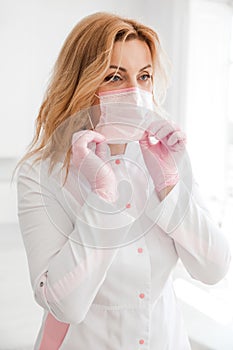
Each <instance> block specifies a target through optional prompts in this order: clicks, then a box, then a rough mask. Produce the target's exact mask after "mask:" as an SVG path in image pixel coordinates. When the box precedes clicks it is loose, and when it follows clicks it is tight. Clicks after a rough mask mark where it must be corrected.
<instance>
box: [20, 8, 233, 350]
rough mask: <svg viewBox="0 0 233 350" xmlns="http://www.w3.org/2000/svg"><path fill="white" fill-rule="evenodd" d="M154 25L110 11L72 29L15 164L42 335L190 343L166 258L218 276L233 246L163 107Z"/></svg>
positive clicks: (198, 273)
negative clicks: (32, 134)
mask: <svg viewBox="0 0 233 350" xmlns="http://www.w3.org/2000/svg"><path fill="white" fill-rule="evenodd" d="M167 68H168V61H167V59H166V55H165V54H164V52H163V51H162V48H161V46H160V42H159V38H158V35H157V34H156V32H155V31H154V30H152V29H151V28H148V27H147V26H145V25H143V24H141V23H138V22H136V21H134V20H129V19H125V18H121V17H119V16H116V15H112V14H108V13H96V14H93V15H90V16H88V17H86V18H84V19H83V20H82V21H81V22H79V23H78V24H77V25H76V27H75V28H74V29H73V30H72V32H71V33H70V34H69V36H68V38H67V39H66V41H65V43H64V46H63V48H62V50H61V52H60V55H59V57H58V60H57V62H56V65H55V68H54V74H53V76H52V79H51V82H50V85H49V88H48V90H47V93H46V96H45V98H44V102H43V104H42V106H41V109H40V112H39V115H38V117H37V121H36V134H35V137H34V140H33V142H32V145H31V149H30V150H29V151H28V153H27V154H26V156H25V157H24V158H23V159H22V161H21V163H20V168H19V173H18V215H19V222H20V227H21V232H22V236H23V239H24V244H25V248H26V252H27V257H28V264H29V270H30V277H31V283H32V287H33V291H34V294H35V299H36V301H37V302H38V303H39V304H40V305H41V307H42V308H43V309H44V317H43V321H42V325H41V329H40V332H39V334H38V337H37V340H36V344H35V347H34V349H40V350H45V349H46V350H53V349H54V350H55V349H66V350H77V349H80V350H84V349H85V350H93V349H98V350H109V349H111V350H113V349H115V350H119V349H143V350H146V349H151V350H152V349H156V350H168V349H169V350H181V349H182V350H188V349H190V345H189V340H188V336H187V334H186V331H185V327H184V324H183V321H182V316H181V314H180V311H179V307H178V306H177V302H176V297H175V294H174V291H173V285H172V271H173V269H174V267H175V266H176V264H177V261H178V259H181V261H182V263H183V264H184V266H185V268H186V269H187V271H188V272H189V274H190V275H191V276H192V277H193V278H194V279H197V280H199V281H202V282H204V283H207V284H214V283H216V282H218V281H219V280H221V279H222V278H223V277H224V276H225V274H226V272H227V270H228V266H229V262H230V252H229V248H228V244H227V242H226V239H225V238H224V236H223V234H222V232H220V230H219V229H218V227H216V226H215V225H214V222H213V221H212V219H211V217H210V215H209V213H208V211H207V210H206V208H205V207H204V205H203V203H202V200H201V197H200V195H199V194H198V190H197V185H196V183H195V182H194V180H193V176H192V173H191V168H190V164H189V160H188V156H187V154H186V151H185V136H184V134H183V133H182V132H181V131H180V130H179V128H177V127H176V126H175V125H174V124H173V123H171V122H169V121H168V119H167V118H165V117H164V114H163V111H162V107H161V103H162V101H163V99H164V96H165V92H166V88H167V84H168V74H167V71H168V70H167Z"/></svg>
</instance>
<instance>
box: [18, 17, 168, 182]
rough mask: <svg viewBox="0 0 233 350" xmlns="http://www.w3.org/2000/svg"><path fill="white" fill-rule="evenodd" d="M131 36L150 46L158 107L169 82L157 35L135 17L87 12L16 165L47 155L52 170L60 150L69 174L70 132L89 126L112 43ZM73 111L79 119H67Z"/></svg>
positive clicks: (71, 38) (66, 46) (58, 66)
mask: <svg viewBox="0 0 233 350" xmlns="http://www.w3.org/2000/svg"><path fill="white" fill-rule="evenodd" d="M134 38H138V39H140V40H143V41H145V42H146V43H147V45H148V46H149V49H150V52H151V55H152V61H153V66H154V67H153V81H154V85H155V86H156V89H155V100H156V103H157V105H158V106H159V105H161V103H162V102H163V100H164V98H165V94H166V90H167V87H168V82H169V74H168V67H169V60H168V59H167V56H166V54H165V52H164V51H163V50H162V48H161V45H160V42H159V38H158V35H157V33H156V32H155V31H154V30H153V29H151V28H149V27H147V26H145V25H143V24H141V23H138V22H137V21H135V20H132V19H127V18H123V17H120V16H117V15H115V14H110V13H95V14H92V15H90V16H87V17H85V18H84V19H82V20H81V21H80V22H79V23H78V24H77V25H76V26H75V27H74V28H73V30H72V31H71V33H70V34H69V35H68V37H67V39H66V40H65V43H64V45H63V47H62V49H61V52H60V54H59V56H58V59H57V61H56V63H55V66H54V70H53V74H52V78H51V80H50V84H49V86H48V89H47V92H46V94H45V97H44V101H43V103H42V105H41V108H40V110H39V114H38V117H37V119H36V124H35V135H34V138H33V140H32V142H31V144H30V145H29V149H28V151H27V153H26V155H25V156H24V157H23V158H22V159H21V160H20V162H19V164H21V163H22V162H24V160H26V159H28V158H29V157H31V156H33V155H37V156H38V157H37V158H36V161H38V160H40V159H42V158H48V157H49V159H50V170H52V169H53V167H54V165H55V164H56V163H57V162H58V159H59V155H60V154H61V153H63V155H65V157H64V159H63V160H64V161H63V167H65V168H66V177H67V175H68V171H69V164H70V157H71V148H70V146H71V137H72V134H73V133H74V132H76V131H78V130H81V129H86V128H90V125H89V121H88V116H87V113H86V111H87V108H89V107H90V106H92V104H93V101H94V96H95V92H96V90H97V89H98V88H99V86H100V84H101V83H102V82H103V80H104V78H105V75H106V72H107V70H108V68H109V65H110V60H111V54H112V50H113V45H114V43H115V42H116V41H119V40H121V41H124V40H130V39H134ZM82 111H83V112H82ZM77 113H78V118H70V117H71V116H74V115H77ZM57 130H59V132H57ZM19 164H18V165H19Z"/></svg>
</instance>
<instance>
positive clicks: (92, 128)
mask: <svg viewBox="0 0 233 350" xmlns="http://www.w3.org/2000/svg"><path fill="white" fill-rule="evenodd" d="M87 115H88V119H89V122H90V124H91V130H94V129H95V128H94V125H93V123H92V120H91V117H90V114H89V112H87Z"/></svg>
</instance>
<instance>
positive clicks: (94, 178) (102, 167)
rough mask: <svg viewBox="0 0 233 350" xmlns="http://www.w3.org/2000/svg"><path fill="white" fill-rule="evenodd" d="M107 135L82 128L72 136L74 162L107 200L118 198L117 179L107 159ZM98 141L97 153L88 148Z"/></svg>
mask: <svg viewBox="0 0 233 350" xmlns="http://www.w3.org/2000/svg"><path fill="white" fill-rule="evenodd" d="M104 141H105V137H104V136H103V135H101V134H100V133H98V132H96V131H92V130H81V131H78V132H76V133H74V134H73V137H72V163H73V164H74V166H75V167H76V168H77V169H78V170H79V171H80V172H81V173H82V174H83V175H84V176H85V177H86V178H87V180H88V182H89V183H90V186H91V189H92V191H94V192H95V193H97V194H98V195H99V196H100V197H101V198H102V199H104V200H106V201H107V202H115V201H116V200H117V181H116V178H115V174H114V172H113V170H112V168H111V165H110V163H108V162H107V161H106V159H107V144H106V143H105V142H104ZM90 142H95V143H96V150H95V153H94V152H93V151H92V150H91V149H90V148H88V144H89V143H90Z"/></svg>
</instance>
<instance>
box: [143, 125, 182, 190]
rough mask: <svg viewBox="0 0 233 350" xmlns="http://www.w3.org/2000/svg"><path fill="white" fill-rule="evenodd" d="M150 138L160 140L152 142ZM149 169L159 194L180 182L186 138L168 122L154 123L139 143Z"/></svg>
mask: <svg viewBox="0 0 233 350" xmlns="http://www.w3.org/2000/svg"><path fill="white" fill-rule="evenodd" d="M149 136H154V137H155V138H156V139H157V140H159V141H158V142H157V143H156V144H152V143H151V142H150V139H149ZM139 143H140V146H141V151H142V154H143V158H144V161H145V164H146V166H147V169H148V171H149V173H150V175H151V177H152V180H153V182H154V185H155V189H156V191H157V192H161V191H162V190H163V189H165V188H166V187H168V186H174V185H175V184H176V183H177V182H178V181H179V173H178V167H177V165H178V162H179V159H180V157H181V156H182V153H183V151H184V149H185V143H186V136H185V134H184V133H183V132H181V131H180V130H179V129H178V128H177V127H176V126H175V125H174V124H172V123H171V122H169V121H167V120H159V121H154V122H152V123H151V124H150V126H149V127H148V129H147V130H146V131H145V133H144V136H143V138H142V139H141V140H140V141H139Z"/></svg>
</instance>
